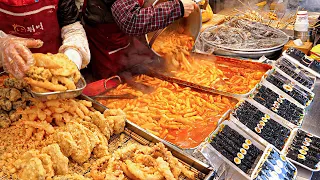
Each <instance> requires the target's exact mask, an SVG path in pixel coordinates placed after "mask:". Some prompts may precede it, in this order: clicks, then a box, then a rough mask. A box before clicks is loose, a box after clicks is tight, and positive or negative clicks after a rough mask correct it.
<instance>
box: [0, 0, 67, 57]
mask: <svg viewBox="0 0 320 180" xmlns="http://www.w3.org/2000/svg"><path fill="white" fill-rule="evenodd" d="M58 2H59V0H0V30H2V31H4V32H5V33H7V34H12V35H14V36H18V37H24V38H34V39H41V40H42V41H43V42H44V44H43V46H42V47H41V48H39V49H31V51H32V52H33V53H37V52H41V53H48V52H50V53H57V52H58V50H59V47H60V45H61V43H62V40H61V32H60V27H59V23H58V18H57V9H58Z"/></svg>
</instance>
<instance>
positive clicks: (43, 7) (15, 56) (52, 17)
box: [0, 0, 90, 78]
mask: <svg viewBox="0 0 320 180" xmlns="http://www.w3.org/2000/svg"><path fill="white" fill-rule="evenodd" d="M77 20H78V8H77V6H76V4H75V0H24V1H20V0H0V52H1V56H0V62H1V63H3V67H4V69H6V70H7V71H8V72H9V73H11V74H13V75H14V76H16V77H17V78H21V77H23V76H24V73H25V72H26V71H27V70H28V68H29V67H30V65H31V64H33V61H34V60H33V56H32V53H37V52H40V53H58V52H60V53H65V54H66V55H67V56H68V57H69V58H70V59H71V60H73V61H74V62H75V64H76V65H77V66H78V68H79V69H80V68H83V67H85V66H87V64H88V63H89V60H90V52H89V46H88V41H87V37H86V34H85V31H84V29H83V27H82V25H81V24H80V22H79V21H77ZM29 48H31V49H30V50H29Z"/></svg>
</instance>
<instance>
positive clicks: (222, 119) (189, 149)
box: [98, 78, 238, 161]
mask: <svg viewBox="0 0 320 180" xmlns="http://www.w3.org/2000/svg"><path fill="white" fill-rule="evenodd" d="M160 79H161V78H160ZM169 82H170V81H169ZM177 84H178V83H177ZM189 87H190V86H189ZM191 88H192V90H194V91H198V92H202V90H200V89H198V88H193V87H191ZM210 93H211V92H210ZM215 94H217V93H215ZM218 94H219V93H218ZM233 99H234V101H236V103H238V99H236V98H233ZM98 103H99V102H98ZM99 104H100V103H99ZM102 106H103V105H102ZM231 111H232V109H231V108H230V109H228V110H227V111H226V112H224V114H223V115H222V116H221V117H220V118H219V120H218V125H219V124H220V123H222V122H223V121H224V120H226V119H227V118H229V116H230V112H231ZM127 121H128V122H130V123H131V124H134V125H135V126H137V127H139V126H138V125H136V124H135V123H134V122H131V121H130V120H127ZM139 128H140V129H143V128H141V127H139ZM143 131H145V132H146V133H148V134H150V135H152V136H154V137H157V136H155V135H153V134H152V133H150V132H148V131H146V130H144V129H143ZM214 131H215V129H213V130H212V132H214ZM212 132H211V133H212ZM211 133H210V134H211ZM210 134H208V136H210ZM157 138H159V137H157ZM159 139H161V138H159ZM205 140H206V138H204V139H203V140H202V141H201V142H200V143H199V145H197V146H195V147H192V148H181V147H179V146H177V145H176V144H174V143H171V142H169V141H167V140H164V139H161V141H163V142H166V143H167V144H171V145H172V146H174V147H175V148H177V149H180V150H183V151H184V152H186V153H187V154H189V155H191V156H194V157H197V158H199V156H198V155H196V154H195V151H196V149H198V147H199V146H200V145H201V143H202V142H204V141H205ZM201 158H202V157H200V159H201ZM203 160H204V158H203ZM203 160H202V161H203Z"/></svg>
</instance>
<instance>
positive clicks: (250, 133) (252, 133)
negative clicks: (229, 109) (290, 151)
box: [230, 100, 293, 148]
mask: <svg viewBox="0 0 320 180" xmlns="http://www.w3.org/2000/svg"><path fill="white" fill-rule="evenodd" d="M244 101H245V100H242V101H240V102H239V103H238V104H237V105H236V106H239V105H240V104H241V103H243V102H244ZM247 102H248V103H250V102H249V101H247ZM250 104H251V103H250ZM252 105H253V104H252ZM257 108H258V107H257ZM258 109H259V108H258ZM259 110H260V109H259ZM260 111H261V112H263V111H262V110H260ZM263 113H264V112H263ZM268 115H269V114H268ZM269 116H270V118H271V119H273V120H274V121H276V122H278V123H279V124H281V125H282V126H283V127H285V128H287V129H289V130H290V134H289V136H288V138H290V137H291V136H293V129H292V127H290V126H288V124H285V123H281V121H279V119H277V118H273V117H272V116H271V115H269ZM230 120H231V121H232V122H234V123H235V124H236V125H237V126H238V127H240V128H241V129H242V130H243V131H245V132H246V133H247V134H249V135H250V136H251V137H252V138H254V139H255V140H257V141H258V142H260V143H261V144H263V145H264V146H268V145H269V144H270V143H269V142H268V141H266V140H265V139H263V138H262V137H260V136H259V135H258V134H257V133H255V132H254V131H252V130H251V129H250V128H248V127H247V126H246V125H244V124H243V123H242V122H241V121H239V120H238V118H236V117H235V116H234V115H233V114H231V115H230ZM288 143H289V141H288V140H286V142H285V144H284V146H286V145H287V144H288ZM283 148H284V147H283Z"/></svg>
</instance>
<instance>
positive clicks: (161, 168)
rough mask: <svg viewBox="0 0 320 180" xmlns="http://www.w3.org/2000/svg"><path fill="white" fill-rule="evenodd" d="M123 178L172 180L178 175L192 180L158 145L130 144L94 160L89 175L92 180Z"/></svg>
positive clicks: (193, 177)
mask: <svg viewBox="0 0 320 180" xmlns="http://www.w3.org/2000/svg"><path fill="white" fill-rule="evenodd" d="M178 168H179V169H178ZM124 174H125V175H126V176H127V177H129V178H130V179H137V180H140V179H141V180H144V179H155V180H161V179H171V180H174V179H178V178H179V176H180V175H181V174H183V175H185V176H186V177H188V178H189V179H195V175H194V172H192V171H190V170H187V169H186V168H185V167H184V166H183V165H182V164H181V163H180V162H179V161H178V159H176V158H175V157H173V156H172V154H171V153H170V152H169V151H168V150H167V149H166V148H165V147H164V145H163V144H162V143H158V144H156V145H154V146H152V147H149V146H142V145H137V144H130V145H128V146H126V147H125V148H121V149H118V150H116V151H115V152H114V153H113V154H112V155H111V156H105V157H103V158H101V159H98V160H97V161H96V162H95V163H94V165H93V166H92V168H91V171H90V177H92V178H93V179H105V178H107V179H124Z"/></svg>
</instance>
